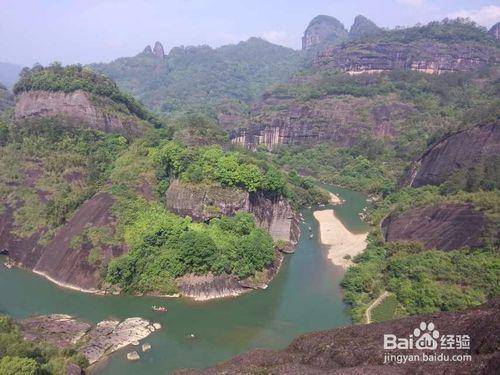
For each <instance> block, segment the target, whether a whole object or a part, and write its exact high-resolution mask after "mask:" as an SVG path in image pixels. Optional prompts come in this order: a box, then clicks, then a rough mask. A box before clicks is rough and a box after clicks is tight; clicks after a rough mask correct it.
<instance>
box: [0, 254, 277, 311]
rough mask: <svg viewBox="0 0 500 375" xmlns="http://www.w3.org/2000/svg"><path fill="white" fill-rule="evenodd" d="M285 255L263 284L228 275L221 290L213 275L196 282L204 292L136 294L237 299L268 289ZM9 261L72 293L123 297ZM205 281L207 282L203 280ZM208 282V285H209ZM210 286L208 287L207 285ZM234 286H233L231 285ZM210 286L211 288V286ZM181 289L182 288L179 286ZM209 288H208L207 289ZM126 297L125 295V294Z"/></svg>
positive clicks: (268, 269) (10, 265)
mask: <svg viewBox="0 0 500 375" xmlns="http://www.w3.org/2000/svg"><path fill="white" fill-rule="evenodd" d="M283 255H284V254H283V253H282V252H278V253H277V256H276V258H275V261H274V263H273V265H271V266H270V267H269V268H267V269H265V270H264V271H263V272H264V273H265V274H266V280H265V281H264V282H262V283H254V282H253V281H252V280H249V279H247V280H237V279H236V278H234V277H233V276H231V275H227V276H228V277H227V278H226V280H225V281H226V282H228V281H229V283H228V284H229V285H224V286H223V287H222V288H221V289H222V290H221V289H219V288H217V287H213V285H210V284H212V283H214V282H215V283H217V281H219V280H220V277H218V276H211V275H204V276H202V277H201V279H202V280H197V281H198V282H195V283H194V284H192V285H191V286H194V287H195V288H196V286H198V285H197V284H198V283H199V282H200V281H202V284H205V285H204V287H202V288H201V289H202V290H196V291H194V292H193V291H191V292H184V293H182V292H181V293H175V294H171V295H160V294H157V293H151V294H149V293H145V294H135V295H137V296H144V297H157V298H187V299H190V300H192V301H194V302H207V301H214V300H218V299H225V298H231V297H237V296H240V295H242V294H246V293H248V292H251V291H255V290H258V289H266V288H267V287H268V286H269V284H270V283H271V281H272V280H273V279H274V277H276V275H277V274H278V272H279V270H280V269H281V265H282V263H283V259H284V256H283ZM7 259H8V260H7V261H6V262H4V266H5V267H7V268H9V269H10V268H12V267H15V268H18V269H21V270H22V269H24V270H26V271H28V272H32V273H34V274H35V275H37V276H39V277H42V278H44V279H46V280H48V281H49V282H50V283H52V284H54V285H55V286H56V287H58V288H64V289H69V290H72V291H76V292H81V293H86V294H93V295H96V296H103V297H104V296H112V295H113V296H116V295H122V294H115V293H109V292H107V291H106V290H100V289H85V288H80V287H78V286H76V285H73V284H68V283H65V282H62V281H58V280H56V279H54V278H53V277H51V276H49V275H47V274H46V273H45V272H42V271H38V270H35V269H31V270H30V269H25V268H24V267H22V266H20V265H19V264H16V263H14V262H12V263H10V262H9V258H8V257H7ZM185 276H186V277H189V276H190V275H185ZM206 278H208V279H211V280H206ZM182 279H183V277H180V278H179V280H178V281H180V280H182ZM203 279H205V280H203ZM207 281H208V283H207ZM206 284H208V285H206ZM231 284H232V285H231ZM209 285H210V286H209ZM179 287H180V288H182V287H181V286H180V285H179ZM207 287H208V288H207ZM123 295H125V294H123Z"/></svg>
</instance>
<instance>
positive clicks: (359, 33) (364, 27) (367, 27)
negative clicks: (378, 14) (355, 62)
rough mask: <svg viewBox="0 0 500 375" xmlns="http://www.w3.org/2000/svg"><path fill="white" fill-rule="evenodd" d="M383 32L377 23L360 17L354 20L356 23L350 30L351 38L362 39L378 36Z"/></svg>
mask: <svg viewBox="0 0 500 375" xmlns="http://www.w3.org/2000/svg"><path fill="white" fill-rule="evenodd" d="M380 31H381V29H380V27H378V26H377V25H376V24H375V22H373V21H372V20H369V19H368V18H366V17H365V16H362V15H359V16H356V18H354V23H353V24H352V26H351V28H350V29H349V38H360V37H363V36H367V35H374V34H378V33H379V32H380Z"/></svg>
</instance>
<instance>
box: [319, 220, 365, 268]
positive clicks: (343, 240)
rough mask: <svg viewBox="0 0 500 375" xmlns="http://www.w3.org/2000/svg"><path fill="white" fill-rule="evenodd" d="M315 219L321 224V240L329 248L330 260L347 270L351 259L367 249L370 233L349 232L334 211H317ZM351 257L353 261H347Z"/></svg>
mask: <svg viewBox="0 0 500 375" xmlns="http://www.w3.org/2000/svg"><path fill="white" fill-rule="evenodd" d="M314 217H315V218H316V220H318V222H319V229H320V240H321V243H322V244H323V245H325V246H328V247H329V248H328V259H330V260H331V261H332V263H333V264H335V265H337V266H341V267H343V268H347V267H349V266H350V265H351V264H352V261H351V259H352V258H353V257H355V256H356V255H358V254H359V253H361V252H362V251H363V250H364V249H365V248H366V237H367V235H368V233H362V234H354V233H351V232H350V231H348V230H347V228H346V227H345V226H344V224H342V222H341V221H340V220H339V219H338V218H337V217H336V216H335V213H334V210H321V211H315V212H314ZM346 256H350V258H351V259H345V257H346Z"/></svg>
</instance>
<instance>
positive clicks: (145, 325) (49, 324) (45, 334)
mask: <svg viewBox="0 0 500 375" xmlns="http://www.w3.org/2000/svg"><path fill="white" fill-rule="evenodd" d="M19 324H20V327H21V333H22V335H23V337H24V339H25V340H28V341H36V342H47V343H49V344H52V345H54V346H56V347H58V348H60V349H76V350H77V351H78V352H80V353H81V354H83V355H84V356H85V358H87V360H88V361H89V364H90V365H92V364H94V363H96V362H97V361H99V360H100V359H102V358H104V357H105V356H107V355H109V354H111V353H113V352H115V351H117V350H119V349H121V348H124V347H126V346H128V345H130V344H132V343H133V342H136V341H139V340H142V339H144V338H146V337H148V336H149V335H150V334H151V333H152V332H154V331H155V330H156V329H155V327H154V325H153V324H151V323H150V322H148V321H147V320H145V319H142V318H128V319H125V320H124V321H122V322H120V321H116V320H106V321H102V322H99V323H98V324H97V325H95V326H93V325H91V324H89V323H86V322H82V321H79V320H77V319H75V318H74V317H72V316H69V315H62V314H53V315H41V316H35V317H32V318H28V319H25V320H21V321H20V322H19Z"/></svg>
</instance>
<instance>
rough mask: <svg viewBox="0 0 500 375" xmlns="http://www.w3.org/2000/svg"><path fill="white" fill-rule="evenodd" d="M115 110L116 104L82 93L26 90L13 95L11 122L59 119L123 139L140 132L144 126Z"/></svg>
mask: <svg viewBox="0 0 500 375" xmlns="http://www.w3.org/2000/svg"><path fill="white" fill-rule="evenodd" d="M116 109H117V104H116V103H114V102H113V101H112V100H111V99H108V98H105V97H100V96H96V95H91V94H89V93H88V92H86V91H82V90H77V91H74V92H69V93H65V92H62V91H57V92H54V91H26V92H21V93H20V94H18V95H16V106H15V119H16V120H18V121H19V120H24V119H30V118H40V117H61V118H64V119H67V120H70V121H71V122H72V123H74V124H75V125H76V126H81V127H90V128H92V129H95V130H100V131H103V132H106V133H119V134H123V135H126V136H131V135H138V134H140V133H142V132H143V131H144V125H143V124H142V123H141V121H140V120H139V119H138V118H137V117H136V116H134V115H132V114H127V113H126V110H124V111H123V112H121V111H118V110H116Z"/></svg>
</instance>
